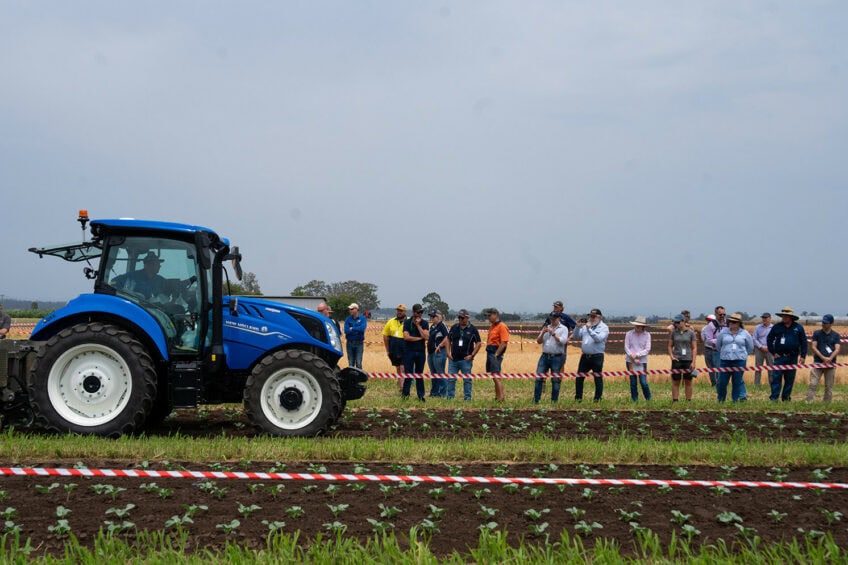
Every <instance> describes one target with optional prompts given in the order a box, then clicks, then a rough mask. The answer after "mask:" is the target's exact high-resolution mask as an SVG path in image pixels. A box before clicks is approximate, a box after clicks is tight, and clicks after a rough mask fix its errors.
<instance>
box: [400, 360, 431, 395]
mask: <svg viewBox="0 0 848 565" xmlns="http://www.w3.org/2000/svg"><path fill="white" fill-rule="evenodd" d="M426 358H427V354H426V353H425V352H424V351H409V350H407V352H406V353H405V354H404V356H403V372H404V373H418V374H421V373H423V372H424V361H425V360H426ZM413 380H414V381H415V394H417V395H418V398H421V399H423V398H424V379H409V378H407V379H403V391H402V392H401V394H402V396H404V397H406V396H409V389H410V388H411V387H412V381H413Z"/></svg>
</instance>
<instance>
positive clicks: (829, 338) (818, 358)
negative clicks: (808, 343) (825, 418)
mask: <svg viewBox="0 0 848 565" xmlns="http://www.w3.org/2000/svg"><path fill="white" fill-rule="evenodd" d="M841 341H842V340H841V338H840V337H839V333H838V332H835V331H833V315H831V314H825V315H824V316H822V327H821V329H820V330H816V331H815V332H813V343H812V346H813V362H814V363H835V362H836V356H837V355H838V354H839V345H840V342H841ZM822 376H824V401H825V402H830V401H831V400H833V381H834V380H835V378H836V367H830V368H827V369H817V368H813V369H810V386H809V388H808V389H807V402H812V401H813V400H815V398H816V390H817V389H818V388H819V381H820V380H821V378H822Z"/></svg>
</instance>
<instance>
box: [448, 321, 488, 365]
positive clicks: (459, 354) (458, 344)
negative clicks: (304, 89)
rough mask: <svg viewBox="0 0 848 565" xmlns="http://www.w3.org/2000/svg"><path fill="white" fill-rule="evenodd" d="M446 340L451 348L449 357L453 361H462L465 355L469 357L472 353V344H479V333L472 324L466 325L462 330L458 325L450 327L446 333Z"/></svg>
mask: <svg viewBox="0 0 848 565" xmlns="http://www.w3.org/2000/svg"><path fill="white" fill-rule="evenodd" d="M448 339H449V340H450V346H451V357H453V358H454V359H462V358H463V357H465V356H466V355H471V352H472V351H474V344H475V343H480V341H481V340H480V332H478V331H477V328H475V327H474V324H468V325H467V326H465V329H463V328H462V327H461V326H460V325H459V324H458V323H457V324H454V325H452V326H451V329H450V331H449V332H448Z"/></svg>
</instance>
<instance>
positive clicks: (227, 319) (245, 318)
mask: <svg viewBox="0 0 848 565" xmlns="http://www.w3.org/2000/svg"><path fill="white" fill-rule="evenodd" d="M229 301H230V297H224V304H225V305H227V304H229ZM299 320H300V321H299ZM307 325H308V326H309V329H307V327H306V326H307ZM223 331H224V351H225V352H226V355H227V365H228V366H229V368H230V369H232V370H246V369H249V368H250V367H252V366H253V365H254V364H255V363H256V362H257V361H258V360H259V359H260V358H261V357H264V356H265V355H267V354H268V352H269V351H275V350H278V349H285V348H286V347H287V346H290V345H293V344H302V345H307V346H310V347H313V348H319V349H323V350H324V351H325V352H326V354H327V356H329V357H330V358H333V359H335V360H336V361H337V360H338V359H339V358H341V356H342V349H341V341H340V339H339V335H338V332H337V331H336V328H335V326H334V325H333V323H332V322H331V321H330V320H329V319H327V318H324V317H323V316H321V315H319V314H316V313H315V312H312V311H311V310H305V309H303V308H298V307H297V306H291V305H288V304H281V303H279V302H274V301H271V300H262V299H261V298H248V297H244V296H240V297H239V298H238V315H237V316H233V315H232V314H231V313H230V309H229V308H226V307H225V308H224V328H223Z"/></svg>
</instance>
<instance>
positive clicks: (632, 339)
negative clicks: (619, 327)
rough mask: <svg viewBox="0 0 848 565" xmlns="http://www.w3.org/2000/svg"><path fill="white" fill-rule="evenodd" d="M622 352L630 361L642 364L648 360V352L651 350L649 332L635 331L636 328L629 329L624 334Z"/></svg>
mask: <svg viewBox="0 0 848 565" xmlns="http://www.w3.org/2000/svg"><path fill="white" fill-rule="evenodd" d="M624 352H625V353H626V354H627V359H628V360H629V361H630V362H631V363H638V364H640V365H644V364H645V363H647V362H648V353H650V352H651V334H650V333H648V332H647V331H643V332H642V333H636V330H630V331H629V332H627V333H626V334H624Z"/></svg>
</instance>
